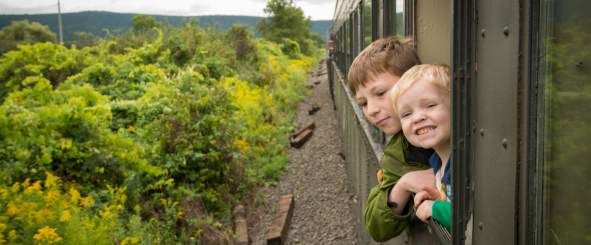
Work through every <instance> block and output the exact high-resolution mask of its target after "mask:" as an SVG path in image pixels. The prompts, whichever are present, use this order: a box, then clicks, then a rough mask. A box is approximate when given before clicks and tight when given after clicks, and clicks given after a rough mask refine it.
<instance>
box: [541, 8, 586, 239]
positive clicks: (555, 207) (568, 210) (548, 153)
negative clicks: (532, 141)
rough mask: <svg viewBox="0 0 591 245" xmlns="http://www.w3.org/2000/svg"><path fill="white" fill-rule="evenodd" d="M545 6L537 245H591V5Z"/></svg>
mask: <svg viewBox="0 0 591 245" xmlns="http://www.w3.org/2000/svg"><path fill="white" fill-rule="evenodd" d="M540 2H542V4H543V5H542V6H541V8H540V11H541V14H540V17H541V20H540V26H539V27H540V29H541V33H542V37H541V38H539V43H540V47H541V49H540V50H539V52H540V54H541V55H540V57H542V59H541V60H539V63H538V64H539V69H538V71H537V72H538V76H539V81H541V84H540V86H538V88H539V94H540V95H542V96H539V106H538V109H537V111H535V112H536V113H537V115H538V117H537V118H540V119H542V118H543V120H540V121H539V127H538V134H537V135H538V143H539V144H538V161H537V167H536V169H537V171H535V172H534V174H533V177H534V178H536V179H537V180H538V188H537V190H536V191H535V195H536V198H537V200H536V201H535V202H534V203H536V204H538V205H539V206H538V207H537V210H539V212H541V214H537V215H535V217H541V220H537V222H534V223H536V224H537V227H536V228H535V229H534V230H535V232H537V235H536V236H535V239H537V240H538V241H536V244H591V235H590V234H591V219H589V217H591V208H590V203H591V195H589V190H590V189H591V181H589V179H590V177H591V164H590V163H589V162H588V161H589V159H591V151H590V150H589V145H591V127H589V125H591V113H590V105H591V66H590V64H591V51H589V48H588V46H589V43H591V17H590V16H589V14H588V11H589V9H591V2H589V1H585V0H572V1H540ZM540 115H543V116H540ZM539 187H541V188H539ZM540 240H541V242H540Z"/></svg>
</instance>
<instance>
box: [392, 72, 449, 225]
mask: <svg viewBox="0 0 591 245" xmlns="http://www.w3.org/2000/svg"><path fill="white" fill-rule="evenodd" d="M390 97H391V100H392V105H393V106H394V110H395V111H396V113H397V115H398V117H399V118H400V123H401V125H402V131H403V133H404V136H405V137H406V138H407V139H408V141H409V142H410V143H411V144H412V145H415V146H418V147H422V148H425V149H433V150H435V153H434V154H433V155H432V156H431V157H430V158H429V164H430V165H431V167H432V169H433V172H434V174H435V186H436V187H437V189H436V190H435V189H431V188H426V189H425V190H423V191H421V192H419V193H417V194H416V195H415V198H414V202H415V207H417V211H416V214H417V217H418V218H419V219H421V220H422V221H424V222H426V221H427V220H428V219H429V218H431V217H432V218H433V219H434V220H435V221H437V222H439V223H440V224H441V225H443V226H444V227H445V228H446V229H447V230H450V228H451V199H452V189H451V170H450V166H451V161H450V145H451V142H450V75H449V68H448V67H447V66H443V65H418V66H415V67H413V68H411V69H410V70H408V71H407V72H406V73H404V75H403V76H402V77H401V78H400V80H399V81H398V83H397V84H396V86H394V88H393V89H392V90H391V94H390Z"/></svg>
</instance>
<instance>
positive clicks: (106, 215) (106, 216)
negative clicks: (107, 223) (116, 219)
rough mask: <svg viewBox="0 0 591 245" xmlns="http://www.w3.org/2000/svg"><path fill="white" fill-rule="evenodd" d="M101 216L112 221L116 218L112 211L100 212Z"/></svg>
mask: <svg viewBox="0 0 591 245" xmlns="http://www.w3.org/2000/svg"><path fill="white" fill-rule="evenodd" d="M99 215H100V216H101V217H102V218H105V219H111V218H113V216H114V215H113V213H112V212H111V210H110V209H105V210H100V211H99Z"/></svg>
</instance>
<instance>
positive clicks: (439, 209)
mask: <svg viewBox="0 0 591 245" xmlns="http://www.w3.org/2000/svg"><path fill="white" fill-rule="evenodd" d="M431 213H432V218H433V219H434V220H436V221H437V222H439V224H441V225H442V226H443V227H445V229H446V230H448V231H451V202H447V201H443V200H437V201H435V202H434V203H433V208H432V209H431Z"/></svg>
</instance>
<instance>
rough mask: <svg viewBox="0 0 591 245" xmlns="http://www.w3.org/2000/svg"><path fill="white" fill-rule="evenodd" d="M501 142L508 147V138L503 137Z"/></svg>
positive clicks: (504, 146)
mask: <svg viewBox="0 0 591 245" xmlns="http://www.w3.org/2000/svg"><path fill="white" fill-rule="evenodd" d="M501 143H502V144H503V148H505V149H507V139H506V138H503V140H502V141H501Z"/></svg>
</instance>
